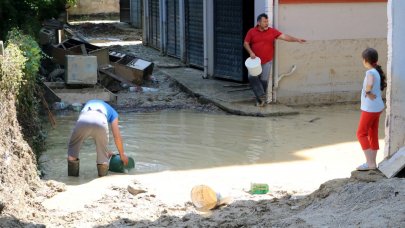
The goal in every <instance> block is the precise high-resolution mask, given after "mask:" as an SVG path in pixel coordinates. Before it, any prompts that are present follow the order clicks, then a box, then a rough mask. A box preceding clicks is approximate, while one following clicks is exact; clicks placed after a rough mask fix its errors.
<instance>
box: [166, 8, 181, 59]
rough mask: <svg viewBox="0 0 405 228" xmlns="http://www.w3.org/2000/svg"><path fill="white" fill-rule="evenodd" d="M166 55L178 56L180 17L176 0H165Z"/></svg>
mask: <svg viewBox="0 0 405 228" xmlns="http://www.w3.org/2000/svg"><path fill="white" fill-rule="evenodd" d="M166 6H167V9H166V10H167V14H166V15H167V55H170V56H173V57H178V58H180V55H181V53H180V17H179V2H178V0H167V4H166Z"/></svg>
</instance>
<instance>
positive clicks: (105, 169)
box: [97, 164, 108, 177]
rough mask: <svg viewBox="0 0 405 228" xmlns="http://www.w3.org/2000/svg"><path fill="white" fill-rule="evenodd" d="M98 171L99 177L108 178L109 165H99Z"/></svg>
mask: <svg viewBox="0 0 405 228" xmlns="http://www.w3.org/2000/svg"><path fill="white" fill-rule="evenodd" d="M97 171H98V176H99V177H103V176H107V174H108V165H107V164H97Z"/></svg>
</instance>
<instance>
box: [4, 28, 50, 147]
mask: <svg viewBox="0 0 405 228" xmlns="http://www.w3.org/2000/svg"><path fill="white" fill-rule="evenodd" d="M10 45H11V46H17V47H18V48H19V49H20V52H21V53H22V55H23V56H24V57H25V60H26V61H25V62H24V65H23V66H22V67H21V68H19V69H21V71H22V72H23V74H22V79H21V80H20V81H21V82H22V83H21V86H20V87H19V91H18V93H16V94H18V96H17V106H16V107H17V119H18V122H19V123H20V125H21V126H22V132H23V135H24V138H25V140H26V141H27V142H28V144H30V146H31V147H32V149H33V150H34V152H35V153H36V154H37V155H38V154H39V153H40V151H42V150H43V147H44V142H45V134H44V133H43V132H42V129H41V120H40V115H39V107H41V104H40V100H39V99H38V97H37V96H38V94H40V92H41V91H40V88H41V87H40V86H39V84H38V83H39V82H40V79H39V78H38V71H39V67H40V64H41V58H42V54H41V53H42V51H41V49H40V47H39V45H38V43H37V42H36V41H35V40H34V38H33V37H31V36H28V35H25V34H23V33H22V32H21V31H20V30H18V29H15V28H14V29H12V30H11V31H10V32H9V35H8V41H7V47H8V46H10Z"/></svg>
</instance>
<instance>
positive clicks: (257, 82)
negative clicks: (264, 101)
mask: <svg viewBox="0 0 405 228" xmlns="http://www.w3.org/2000/svg"><path fill="white" fill-rule="evenodd" d="M271 66H272V61H269V62H267V63H265V64H262V73H261V74H259V75H258V76H251V75H248V79H249V83H250V86H251V87H252V90H253V93H254V94H255V96H256V100H257V101H259V100H261V99H260V97H262V96H264V95H266V93H267V86H268V83H269V77H270V72H271Z"/></svg>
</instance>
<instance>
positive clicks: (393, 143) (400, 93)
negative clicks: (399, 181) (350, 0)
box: [384, 0, 405, 157]
mask: <svg viewBox="0 0 405 228" xmlns="http://www.w3.org/2000/svg"><path fill="white" fill-rule="evenodd" d="M387 11H388V19H389V20H388V21H389V23H388V64H387V68H388V71H387V77H388V88H387V112H386V113H387V116H386V120H387V124H386V128H385V145H386V148H385V154H384V155H385V157H389V156H391V155H393V154H394V153H396V152H397V151H398V150H399V149H400V148H401V147H403V146H405V95H404V91H405V67H404V63H405V43H404V42H403V41H404V40H405V24H404V23H403V22H404V21H405V14H404V12H405V1H398V0H395V1H392V0H389V1H388V9H387Z"/></svg>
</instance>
